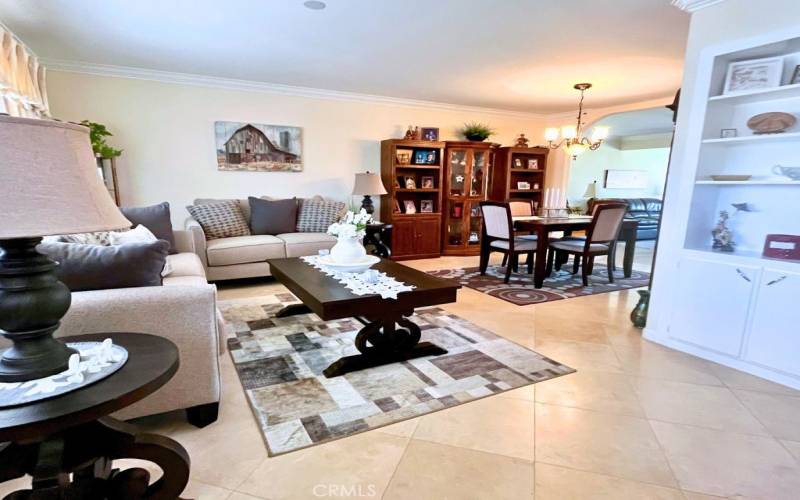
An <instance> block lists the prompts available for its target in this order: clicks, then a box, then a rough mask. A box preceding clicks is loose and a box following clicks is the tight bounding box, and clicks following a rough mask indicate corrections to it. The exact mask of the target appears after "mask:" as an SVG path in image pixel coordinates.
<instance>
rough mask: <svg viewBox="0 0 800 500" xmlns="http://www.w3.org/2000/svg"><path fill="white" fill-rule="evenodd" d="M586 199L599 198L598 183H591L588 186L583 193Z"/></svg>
mask: <svg viewBox="0 0 800 500" xmlns="http://www.w3.org/2000/svg"><path fill="white" fill-rule="evenodd" d="M583 197H584V198H587V199H589V198H597V181H594V182H590V183H589V185H588V186H586V192H584V193H583Z"/></svg>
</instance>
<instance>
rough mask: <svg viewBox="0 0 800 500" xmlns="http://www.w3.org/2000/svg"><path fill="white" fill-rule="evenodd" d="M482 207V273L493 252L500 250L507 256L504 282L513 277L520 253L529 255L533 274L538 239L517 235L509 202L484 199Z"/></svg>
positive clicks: (529, 268)
mask: <svg viewBox="0 0 800 500" xmlns="http://www.w3.org/2000/svg"><path fill="white" fill-rule="evenodd" d="M480 207H481V213H482V214H483V226H482V230H481V231H482V233H483V234H482V236H483V237H482V238H481V264H480V266H481V267H480V269H481V275H485V274H486V269H487V268H488V267H489V257H490V255H491V253H492V252H500V253H502V254H503V255H504V256H506V257H507V259H506V260H505V261H506V262H507V265H506V275H505V279H504V280H503V282H504V283H508V281H509V280H510V279H511V270H512V269H513V268H516V267H517V266H518V264H519V255H520V254H527V255H528V274H532V273H533V254H534V252H535V251H536V241H535V240H525V239H522V238H517V237H515V235H514V224H513V222H512V221H511V207H510V206H509V204H508V203H498V202H495V201H482V202H480Z"/></svg>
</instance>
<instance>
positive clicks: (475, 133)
mask: <svg viewBox="0 0 800 500" xmlns="http://www.w3.org/2000/svg"><path fill="white" fill-rule="evenodd" d="M461 133H462V134H464V137H466V138H467V140H469V141H477V142H480V141H485V140H486V139H488V138H489V137H490V136H491V135H493V134H494V130H492V129H491V127H489V126H488V125H484V124H483V123H478V122H471V123H465V124H464V128H463V129H462V130H461Z"/></svg>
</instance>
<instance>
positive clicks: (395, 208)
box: [394, 198, 403, 214]
mask: <svg viewBox="0 0 800 500" xmlns="http://www.w3.org/2000/svg"><path fill="white" fill-rule="evenodd" d="M394 213H396V214H401V213H403V211H402V210H400V202H399V201H397V198H395V199H394Z"/></svg>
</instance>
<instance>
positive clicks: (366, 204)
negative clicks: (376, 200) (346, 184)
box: [361, 194, 375, 215]
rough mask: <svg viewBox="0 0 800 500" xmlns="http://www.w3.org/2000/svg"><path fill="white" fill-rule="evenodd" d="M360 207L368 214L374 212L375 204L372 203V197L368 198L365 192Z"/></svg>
mask: <svg viewBox="0 0 800 500" xmlns="http://www.w3.org/2000/svg"><path fill="white" fill-rule="evenodd" d="M361 208H363V209H364V210H366V211H367V213H368V214H370V215H372V213H373V212H375V205H373V204H372V198H370V196H369V195H368V194H365V195H364V199H363V200H361Z"/></svg>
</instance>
